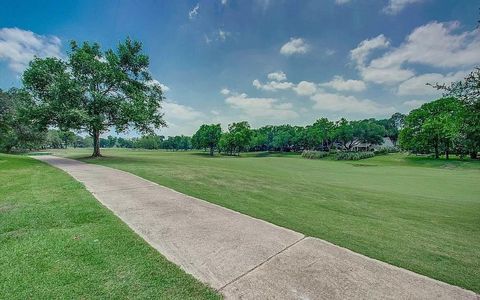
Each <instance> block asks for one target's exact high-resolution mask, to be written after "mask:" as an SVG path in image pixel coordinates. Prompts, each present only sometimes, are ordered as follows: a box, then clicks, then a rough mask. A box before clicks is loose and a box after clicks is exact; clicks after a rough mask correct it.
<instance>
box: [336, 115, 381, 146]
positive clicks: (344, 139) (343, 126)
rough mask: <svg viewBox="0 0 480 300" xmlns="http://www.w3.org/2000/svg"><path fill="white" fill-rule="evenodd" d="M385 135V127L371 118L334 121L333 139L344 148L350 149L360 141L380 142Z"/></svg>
mask: <svg viewBox="0 0 480 300" xmlns="http://www.w3.org/2000/svg"><path fill="white" fill-rule="evenodd" d="M384 135H385V128H384V127H383V126H381V125H379V124H377V123H376V122H375V121H374V120H373V119H372V120H361V121H347V120H346V119H343V118H342V119H341V120H339V121H338V122H337V123H336V128H335V131H334V134H333V136H334V139H335V140H336V141H337V142H338V143H339V144H340V145H341V146H342V148H343V149H344V150H348V151H351V150H352V149H353V148H354V147H355V146H358V145H359V144H360V143H368V144H380V143H382V141H383V136H384Z"/></svg>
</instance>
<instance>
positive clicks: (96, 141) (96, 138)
mask: <svg viewBox="0 0 480 300" xmlns="http://www.w3.org/2000/svg"><path fill="white" fill-rule="evenodd" d="M92 137H93V154H92V157H100V156H102V155H101V154H100V131H98V130H94V131H93V136H92Z"/></svg>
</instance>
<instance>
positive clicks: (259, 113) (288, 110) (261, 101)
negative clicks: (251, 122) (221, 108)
mask: <svg viewBox="0 0 480 300" xmlns="http://www.w3.org/2000/svg"><path fill="white" fill-rule="evenodd" d="M225 103H227V104H228V105H230V106H231V107H232V108H235V109H239V110H241V111H242V112H244V113H245V114H246V115H248V116H249V117H252V118H268V119H280V120H285V119H293V118H296V117H298V114H297V113H296V112H295V111H294V110H292V107H293V105H292V104H291V103H278V100H277V99H274V98H251V97H248V95H247V94H245V93H242V94H233V95H230V96H229V97H227V98H226V99H225Z"/></svg>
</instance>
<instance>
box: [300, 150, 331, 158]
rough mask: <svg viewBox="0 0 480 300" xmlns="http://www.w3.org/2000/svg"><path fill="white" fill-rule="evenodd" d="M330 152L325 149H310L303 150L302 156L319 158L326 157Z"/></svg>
mask: <svg viewBox="0 0 480 300" xmlns="http://www.w3.org/2000/svg"><path fill="white" fill-rule="evenodd" d="M329 154H330V153H328V152H326V151H311V150H303V152H302V157H303V158H308V159H320V158H324V157H327V156H328V155H329Z"/></svg>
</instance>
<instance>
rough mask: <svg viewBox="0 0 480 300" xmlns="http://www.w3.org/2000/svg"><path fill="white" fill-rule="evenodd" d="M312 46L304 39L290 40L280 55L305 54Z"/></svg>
mask: <svg viewBox="0 0 480 300" xmlns="http://www.w3.org/2000/svg"><path fill="white" fill-rule="evenodd" d="M309 48H310V46H309V45H308V44H307V43H306V42H305V40H304V39H302V38H290V41H288V42H287V43H285V44H284V45H283V46H282V47H281V48H280V53H281V54H283V55H287V56H288V55H292V54H304V53H307V51H308V50H309Z"/></svg>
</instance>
